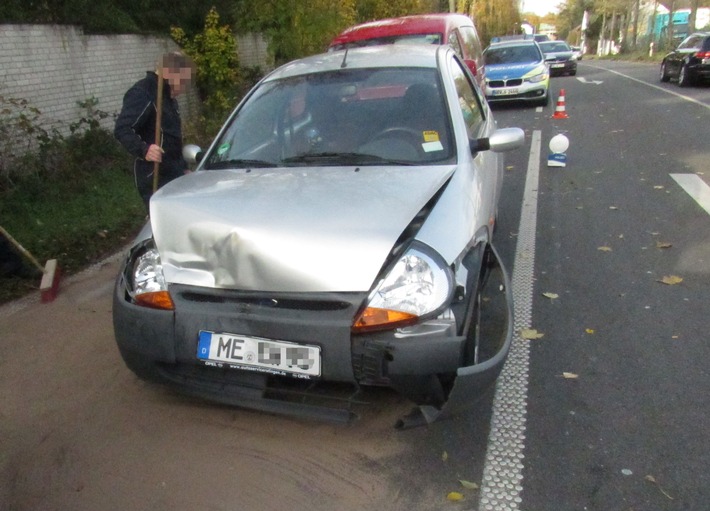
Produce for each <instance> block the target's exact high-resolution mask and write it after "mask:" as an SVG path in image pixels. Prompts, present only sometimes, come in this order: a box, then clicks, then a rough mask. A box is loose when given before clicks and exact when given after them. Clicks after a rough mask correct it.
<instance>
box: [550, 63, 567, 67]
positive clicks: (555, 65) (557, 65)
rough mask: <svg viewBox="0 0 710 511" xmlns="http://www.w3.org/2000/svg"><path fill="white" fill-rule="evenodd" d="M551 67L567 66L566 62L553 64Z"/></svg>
mask: <svg viewBox="0 0 710 511" xmlns="http://www.w3.org/2000/svg"><path fill="white" fill-rule="evenodd" d="M550 67H554V68H558V67H565V65H564V64H552V65H551V66H550Z"/></svg>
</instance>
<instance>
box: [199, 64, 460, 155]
mask: <svg viewBox="0 0 710 511" xmlns="http://www.w3.org/2000/svg"><path fill="white" fill-rule="evenodd" d="M450 133H451V129H450V121H449V116H448V113H447V109H446V108H445V102H444V97H443V93H442V86H441V84H440V81H439V79H438V74H437V72H436V70H434V69H425V68H376V69H352V70H350V69H344V70H338V71H334V72H327V73H316V74H311V75H303V76H298V77H295V78H288V79H283V80H278V81H271V82H265V83H263V84H262V85H261V86H260V87H259V88H258V89H257V90H256V91H254V93H253V94H252V95H251V96H250V97H249V98H248V100H247V101H246V102H245V103H244V105H242V107H241V108H240V110H239V111H238V112H237V114H236V116H234V117H233V118H232V119H231V121H230V124H229V125H228V127H227V129H226V130H225V131H224V133H223V134H222V136H221V137H220V138H219V140H218V141H217V142H216V143H215V144H214V146H213V149H212V151H211V152H210V154H209V155H208V156H207V159H206V161H205V164H204V166H203V168H205V169H214V168H226V167H237V168H238V167H243V168H245V167H249V168H251V167H276V166H299V165H308V166H318V165H321V166H332V165H382V164H385V163H386V164H402V165H414V164H440V163H447V162H450V161H451V160H452V158H453V155H454V151H453V149H452V137H451V135H450Z"/></svg>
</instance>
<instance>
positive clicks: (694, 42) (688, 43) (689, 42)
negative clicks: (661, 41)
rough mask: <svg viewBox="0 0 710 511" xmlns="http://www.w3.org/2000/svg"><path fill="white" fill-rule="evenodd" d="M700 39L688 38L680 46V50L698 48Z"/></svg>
mask: <svg viewBox="0 0 710 511" xmlns="http://www.w3.org/2000/svg"><path fill="white" fill-rule="evenodd" d="M699 39H700V38H699V37H688V38H687V39H686V40H685V41H683V42H682V43H681V44H680V45H679V46H678V49H685V48H695V47H696V46H698V47H699V46H700V41H699Z"/></svg>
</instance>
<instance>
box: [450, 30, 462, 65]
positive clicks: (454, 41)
mask: <svg viewBox="0 0 710 511" xmlns="http://www.w3.org/2000/svg"><path fill="white" fill-rule="evenodd" d="M449 46H451V47H452V48H453V49H454V51H455V52H456V55H458V56H459V57H461V58H463V49H462V48H461V43H460V42H459V38H458V36H457V35H456V30H453V31H452V32H451V33H450V34H449Z"/></svg>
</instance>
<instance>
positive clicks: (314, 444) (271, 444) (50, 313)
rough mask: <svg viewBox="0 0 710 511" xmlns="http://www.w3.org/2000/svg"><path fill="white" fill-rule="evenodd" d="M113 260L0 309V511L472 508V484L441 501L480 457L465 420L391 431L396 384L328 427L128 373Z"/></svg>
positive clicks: (399, 411) (399, 404)
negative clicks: (116, 319)
mask: <svg viewBox="0 0 710 511" xmlns="http://www.w3.org/2000/svg"><path fill="white" fill-rule="evenodd" d="M117 270H118V263H117V262H109V263H105V264H103V265H101V266H98V267H96V268H94V269H93V270H92V271H89V272H85V273H84V274H82V275H79V276H76V277H73V278H72V279H69V280H68V281H65V282H63V283H62V287H61V289H60V291H59V295H58V297H57V299H56V300H55V301H54V302H52V303H49V304H41V303H38V302H37V301H36V300H25V301H24V303H21V304H20V305H21V306H19V307H18V306H17V304H15V305H12V304H11V306H9V307H8V306H6V307H3V308H0V403H2V406H1V408H0V509H2V510H7V511H19V510H74V511H80V510H92V511H94V510H153V511H158V510H196V509H200V510H273V511H279V510H290V511H294V510H296V511H297V510H315V511H317V510H324V511H325V510H328V511H332V510H336V509H337V510H341V511H347V510H364V509H388V510H405V509H406V510H413V509H416V510H428V509H441V508H442V506H445V507H446V508H447V509H454V510H456V509H464V508H466V509H471V507H470V506H471V505H472V504H473V502H474V501H475V496H474V495H472V496H470V498H469V499H467V501H465V502H464V503H451V502H447V501H446V494H447V493H448V491H454V490H459V491H460V487H459V486H457V480H458V479H471V480H473V476H472V475H471V474H466V473H463V470H464V469H463V468H462V467H465V466H467V465H468V464H469V461H470V456H472V455H473V456H478V457H480V456H482V453H481V452H480V450H478V451H477V452H475V453H474V454H471V453H470V452H465V453H464V452H463V451H464V447H463V446H464V445H469V442H470V440H472V438H471V436H470V433H469V427H468V426H463V427H461V426H459V427H458V428H457V427H456V425H455V424H453V423H449V424H448V426H447V425H446V423H443V424H444V426H440V425H439V424H436V425H434V426H431V427H424V428H417V429H414V430H410V431H405V432H400V431H396V430H394V428H393V424H394V423H395V421H396V419H397V418H399V417H400V416H402V415H403V414H405V413H407V412H408V411H409V410H410V409H411V404H410V403H408V402H406V401H404V400H402V399H400V398H399V397H398V396H396V395H394V394H391V393H388V392H385V393H377V394H376V395H375V399H374V402H373V404H372V405H371V406H370V407H369V408H368V409H367V411H366V413H365V414H363V416H362V417H361V419H360V420H359V421H357V422H356V423H354V424H350V425H332V424H323V423H315V422H309V421H299V420H295V419H291V418H285V417H279V416H273V415H268V414H263V413H258V412H251V411H246V410H241V409H236V408H229V407H222V406H215V405H213V404H211V403H206V402H203V401H199V400H194V399H190V398H186V397H183V396H181V395H178V394H175V393H173V392H171V391H168V390H166V389H163V388H162V387H159V386H155V385H151V384H147V383H143V382H142V381H140V380H138V379H137V378H136V377H135V376H134V375H133V374H132V373H131V372H130V371H129V370H128V369H127V368H126V367H125V366H124V364H123V362H122V360H121V358H120V356H119V354H118V351H117V349H116V345H115V342H114V339H113V329H112V325H111V292H112V286H113V280H114V276H115V275H116V272H117ZM452 426H453V427H452ZM482 433H483V434H484V433H485V432H482ZM483 438H485V437H483ZM473 440H475V441H476V442H477V444H476V445H478V444H481V443H483V444H484V443H485V442H482V441H481V440H482V438H479V439H478V440H476V439H475V438H473ZM447 450H448V453H449V454H447V455H443V456H442V453H443V452H444V451H447ZM457 455H458V461H459V462H460V463H459V464H457V463H456V460H457ZM447 458H450V460H449V461H447ZM467 506H468V507H467Z"/></svg>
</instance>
